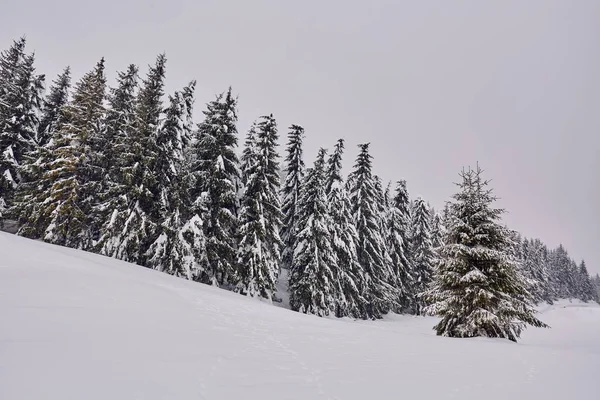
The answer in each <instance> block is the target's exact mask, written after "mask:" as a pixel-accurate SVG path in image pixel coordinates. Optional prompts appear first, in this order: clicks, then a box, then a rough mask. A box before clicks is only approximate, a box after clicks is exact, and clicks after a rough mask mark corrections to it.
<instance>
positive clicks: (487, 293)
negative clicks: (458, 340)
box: [426, 166, 546, 341]
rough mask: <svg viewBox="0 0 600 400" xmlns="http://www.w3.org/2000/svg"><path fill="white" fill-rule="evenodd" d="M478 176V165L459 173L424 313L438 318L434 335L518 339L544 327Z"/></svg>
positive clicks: (498, 214) (498, 212)
mask: <svg viewBox="0 0 600 400" xmlns="http://www.w3.org/2000/svg"><path fill="white" fill-rule="evenodd" d="M481 174H482V171H481V169H480V168H479V166H478V167H477V169H476V170H472V169H468V170H466V171H463V172H462V173H461V178H462V182H461V183H459V184H458V186H459V188H460V191H459V192H458V193H457V194H455V195H454V196H453V198H454V202H452V203H450V205H449V212H448V214H449V215H448V223H449V225H448V227H447V228H448V234H447V237H446V243H444V245H443V246H442V248H441V250H440V255H441V260H440V261H439V263H438V264H437V266H436V270H435V277H434V281H433V282H432V285H431V287H430V289H429V290H428V292H427V293H426V298H427V300H429V301H430V302H431V303H432V304H431V305H430V306H428V307H427V310H426V311H428V312H429V313H431V314H434V315H438V316H440V317H441V318H442V319H441V321H440V322H439V323H438V324H437V325H436V326H435V327H434V329H435V330H436V332H437V334H438V335H441V336H450V337H475V336H486V337H499V338H507V339H509V340H512V341H516V340H517V339H518V338H519V336H520V334H521V331H522V330H523V329H524V327H525V324H530V325H533V326H536V327H545V326H546V325H545V324H544V323H543V322H541V321H539V320H538V319H537V318H536V317H535V310H534V309H533V307H532V304H531V297H530V294H529V293H528V292H527V290H526V287H525V285H526V283H525V281H524V278H523V277H522V276H521V274H520V273H519V271H518V269H517V268H518V267H517V265H516V261H515V257H514V244H513V242H512V240H511V236H510V232H509V230H508V229H507V228H506V227H504V226H502V225H500V223H499V220H500V217H501V215H502V214H503V212H504V210H502V209H497V208H493V207H492V203H493V202H494V201H495V200H496V198H495V197H494V196H493V194H492V191H491V189H489V188H488V181H485V180H483V178H482V176H481Z"/></svg>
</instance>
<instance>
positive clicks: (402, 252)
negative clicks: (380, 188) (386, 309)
mask: <svg viewBox="0 0 600 400" xmlns="http://www.w3.org/2000/svg"><path fill="white" fill-rule="evenodd" d="M406 200H408V197H407V196H406V183H404V182H402V181H401V182H398V184H397V186H396V190H395V193H394V196H393V198H392V199H391V200H390V204H389V208H388V215H387V217H386V226H385V229H384V233H385V237H384V239H385V242H386V247H387V249H388V253H389V255H390V257H391V259H392V268H393V271H394V277H395V280H396V281H395V285H396V288H397V289H398V291H399V293H398V295H399V299H398V303H399V305H400V308H399V309H398V310H396V311H398V312H407V311H412V310H413V309H414V293H413V290H414V277H413V276H412V270H411V264H410V261H409V258H408V255H409V248H408V243H407V239H406V237H407V234H406V232H407V229H408V221H407V216H406V215H405V207H406V203H405V201H406Z"/></svg>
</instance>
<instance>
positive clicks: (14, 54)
mask: <svg viewBox="0 0 600 400" xmlns="http://www.w3.org/2000/svg"><path fill="white" fill-rule="evenodd" d="M24 50H25V39H24V38H21V39H20V40H18V41H16V42H14V43H13V45H12V46H11V47H10V48H9V49H8V50H6V51H4V52H2V53H1V54H0V220H1V219H2V218H3V215H4V214H5V213H6V211H7V208H8V207H10V206H11V203H12V198H13V196H14V194H15V191H16V189H17V186H18V185H19V184H20V183H21V168H22V167H23V163H24V162H25V157H26V156H27V155H28V154H29V153H30V152H32V151H34V150H35V145H36V142H35V139H36V130H37V126H38V124H39V119H38V114H39V109H40V106H41V101H42V100H41V99H42V92H43V89H44V76H43V75H36V74H35V67H34V65H33V64H34V60H35V57H34V55H33V54H25V52H24Z"/></svg>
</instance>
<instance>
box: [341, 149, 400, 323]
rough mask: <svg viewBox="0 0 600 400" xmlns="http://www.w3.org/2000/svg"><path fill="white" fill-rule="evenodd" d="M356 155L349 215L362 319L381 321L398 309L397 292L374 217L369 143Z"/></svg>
mask: <svg viewBox="0 0 600 400" xmlns="http://www.w3.org/2000/svg"><path fill="white" fill-rule="evenodd" d="M359 148H360V153H359V155H358V157H357V159H356V163H355V165H354V169H353V171H352V173H351V174H350V176H349V179H348V186H349V188H350V202H351V204H352V215H353V219H354V223H355V225H356V230H357V233H358V242H357V243H358V244H357V256H358V261H359V264H360V266H361V268H362V270H363V273H364V276H365V288H364V291H363V293H362V294H363V296H364V297H365V299H366V300H367V306H366V316H367V317H368V318H381V316H382V314H385V313H387V312H388V311H390V310H391V309H393V308H396V307H398V306H399V305H398V304H397V299H398V291H397V289H396V288H394V287H393V286H391V285H390V284H389V283H388V282H389V281H390V280H391V276H392V274H393V271H391V268H390V263H388V260H387V259H386V253H385V242H384V240H383V237H382V235H381V231H380V227H381V226H380V221H379V218H378V207H377V201H378V193H377V189H376V186H375V185H376V182H375V178H374V177H373V174H372V165H371V162H372V161H371V159H372V157H371V155H370V154H369V144H368V143H367V144H361V145H359Z"/></svg>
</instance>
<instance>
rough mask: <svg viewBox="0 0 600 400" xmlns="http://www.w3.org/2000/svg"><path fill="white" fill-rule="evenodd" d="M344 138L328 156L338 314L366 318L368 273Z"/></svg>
mask: <svg viewBox="0 0 600 400" xmlns="http://www.w3.org/2000/svg"><path fill="white" fill-rule="evenodd" d="M343 153H344V140H343V139H340V140H338V141H337V143H336V145H335V147H334V151H333V153H332V154H331V156H330V157H329V159H328V160H327V170H326V172H325V192H326V195H327V206H328V212H329V215H330V222H329V224H330V229H329V231H330V233H329V234H330V241H331V247H332V249H333V251H334V253H335V257H336V264H337V270H336V271H334V272H335V276H334V280H335V282H336V284H337V286H338V287H337V298H336V316H338V317H351V318H366V300H365V298H364V297H363V295H362V293H363V292H364V291H365V289H366V283H365V276H364V274H363V270H362V268H361V266H360V264H359V262H358V255H357V243H358V233H357V232H356V226H355V225H354V220H353V218H352V207H351V204H350V199H349V197H348V192H347V190H346V187H345V186H344V181H343V179H342V172H341V171H342V156H343Z"/></svg>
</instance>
